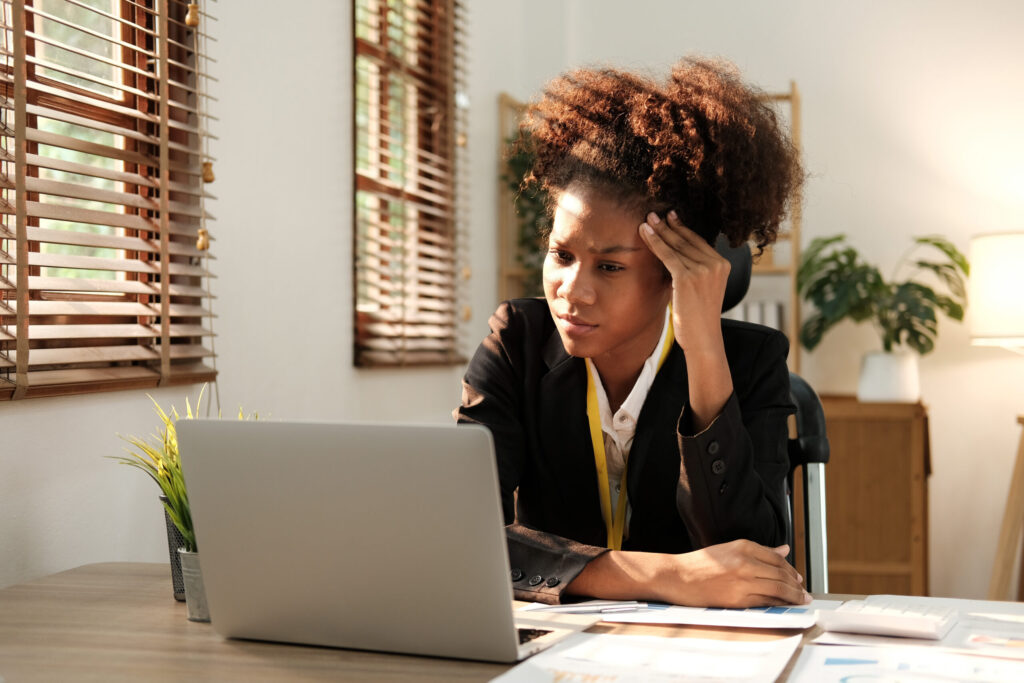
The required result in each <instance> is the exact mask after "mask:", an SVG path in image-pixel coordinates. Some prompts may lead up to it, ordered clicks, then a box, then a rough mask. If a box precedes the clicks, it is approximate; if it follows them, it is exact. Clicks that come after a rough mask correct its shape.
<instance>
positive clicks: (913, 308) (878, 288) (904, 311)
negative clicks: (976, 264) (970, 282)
mask: <svg viewBox="0 0 1024 683" xmlns="http://www.w3.org/2000/svg"><path fill="white" fill-rule="evenodd" d="M845 240H846V236H845V235H836V236H833V237H819V238H817V239H815V240H814V241H813V242H811V244H810V246H809V247H808V248H807V250H806V251H805V252H804V256H803V258H802V259H801V261H800V268H799V270H798V272H797V290H798V291H799V292H800V294H801V296H803V298H804V299H805V300H806V301H808V302H810V303H811V304H813V305H814V308H815V312H814V313H812V314H811V315H810V316H809V317H808V318H807V320H806V321H805V322H804V324H803V326H802V327H801V329H800V342H801V343H802V344H803V345H804V347H805V348H807V349H813V348H815V347H816V346H817V345H818V344H819V343H820V342H821V339H822V337H824V335H825V333H826V332H828V330H829V329H831V328H832V327H833V326H834V325H836V324H837V323H839V322H840V321H842V320H845V319H846V318H849V319H850V320H853V321H854V322H862V321H864V320H871V321H872V322H873V323H874V324H875V326H876V327H877V328H878V330H879V332H880V333H881V337H882V348H884V349H885V350H886V351H893V350H894V349H895V348H896V347H899V346H908V347H910V348H911V349H913V350H915V351H917V352H918V353H920V354H922V355H923V354H926V353H928V352H930V351H931V350H932V349H934V348H935V336H936V334H937V333H938V317H937V314H936V311H941V312H942V313H944V314H945V315H946V316H948V317H949V318H951V319H953V320H963V318H964V309H965V308H966V306H967V288H966V284H965V282H964V278H965V277H966V276H967V275H968V274H969V273H970V266H969V264H968V263H967V259H966V258H964V255H963V254H962V253H960V251H959V250H957V248H956V247H955V246H954V245H953V244H952V243H950V242H949V241H948V240H946V239H945V238H942V237H936V236H927V237H917V238H915V239H914V242H915V245H914V249H913V250H912V253H913V251H916V250H917V249H918V248H922V247H923V248H932V249H934V250H937V251H939V252H940V253H941V254H942V255H943V257H944V259H945V260H940V261H928V260H922V259H911V258H910V256H911V255H912V253H911V254H908V255H907V257H905V258H904V259H903V260H902V261H901V262H900V263H899V264H898V266H897V273H899V272H901V271H903V270H905V269H908V268H909V269H912V272H911V274H910V276H909V277H908V278H907V279H905V280H903V281H901V282H886V281H885V279H884V278H883V277H882V274H881V273H880V272H879V270H878V268H876V267H875V266H872V265H870V264H868V263H865V262H864V261H863V259H862V258H861V256H860V254H859V253H858V252H857V250H856V249H854V248H853V247H851V246H848V245H846V244H844V242H845ZM921 277H927V278H929V279H931V280H932V281H934V284H935V286H938V287H942V288H945V290H947V291H948V295H947V294H944V293H940V292H937V291H936V290H935V289H934V288H933V287H932V286H929V284H926V283H925V282H920V281H919V280H918V278H921Z"/></svg>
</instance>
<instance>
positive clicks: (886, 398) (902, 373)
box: [857, 351, 921, 403]
mask: <svg viewBox="0 0 1024 683" xmlns="http://www.w3.org/2000/svg"><path fill="white" fill-rule="evenodd" d="M920 398H921V380H920V377H919V376H918V372H917V354H916V353H914V352H913V351H896V352H892V353H887V352H885V351H872V352H870V353H867V354H865V355H864V361H863V363H862V364H861V366H860V383H859V384H858V385H857V399H858V400H859V401H862V402H864V403H870V402H874V403H917V401H918V400H920Z"/></svg>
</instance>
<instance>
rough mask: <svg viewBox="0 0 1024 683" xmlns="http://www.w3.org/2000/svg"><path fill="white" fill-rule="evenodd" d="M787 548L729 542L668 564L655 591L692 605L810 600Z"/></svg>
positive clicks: (669, 599)
mask: <svg viewBox="0 0 1024 683" xmlns="http://www.w3.org/2000/svg"><path fill="white" fill-rule="evenodd" d="M788 553H789V546H785V545H782V546H779V547H777V548H768V547H766V546H763V545H759V544H757V543H754V542H753V541H745V540H738V541H731V542H729V543H720V544H718V545H712V546H708V547H707V548H702V549H700V550H695V551H693V552H689V553H683V554H681V555H666V556H664V557H665V558H666V559H667V560H668V561H667V563H666V566H665V567H664V569H663V571H662V573H661V574H660V576H659V579H658V580H657V581H656V587H657V589H658V590H659V592H661V593H662V595H663V597H662V598H661V599H662V600H663V601H664V602H669V603H672V604H676V605H690V606H693V607H757V606H763V605H800V604H804V603H807V602H810V600H811V596H810V595H809V594H808V593H807V591H805V590H804V588H803V586H802V585H801V583H802V579H801V577H800V574H798V573H797V571H796V569H794V568H793V566H792V565H790V564H789V563H788V562H786V555H787V554H788Z"/></svg>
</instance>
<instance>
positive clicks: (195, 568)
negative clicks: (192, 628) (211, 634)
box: [178, 548, 210, 621]
mask: <svg viewBox="0 0 1024 683" xmlns="http://www.w3.org/2000/svg"><path fill="white" fill-rule="evenodd" d="M178 557H180V558H181V577H182V579H183V580H184V582H185V605H186V609H187V611H188V620H189V621H209V620H210V607H209V606H208V605H207V604H206V586H205V585H204V584H203V572H202V570H200V568H199V553H193V552H189V551H187V550H185V549H184V548H178Z"/></svg>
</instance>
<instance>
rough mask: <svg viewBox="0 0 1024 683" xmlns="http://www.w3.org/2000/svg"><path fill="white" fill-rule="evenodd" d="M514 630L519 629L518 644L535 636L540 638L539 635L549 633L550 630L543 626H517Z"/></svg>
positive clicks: (526, 641)
mask: <svg viewBox="0 0 1024 683" xmlns="http://www.w3.org/2000/svg"><path fill="white" fill-rule="evenodd" d="M516 630H517V631H519V644H520V645H522V644H523V643H528V642H530V641H531V640H533V639H535V638H540V637H541V636H546V635H547V634H549V633H551V631H549V630H547V629H543V628H519V629H516Z"/></svg>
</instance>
